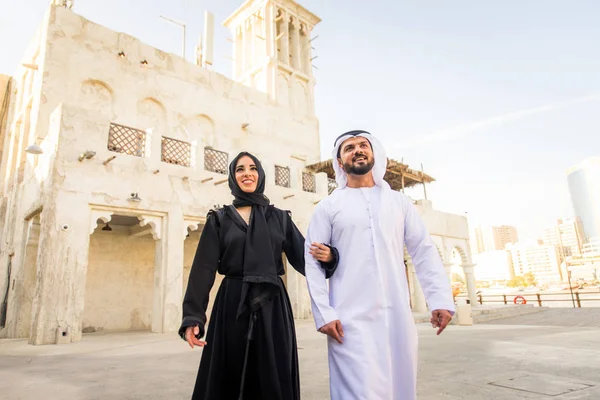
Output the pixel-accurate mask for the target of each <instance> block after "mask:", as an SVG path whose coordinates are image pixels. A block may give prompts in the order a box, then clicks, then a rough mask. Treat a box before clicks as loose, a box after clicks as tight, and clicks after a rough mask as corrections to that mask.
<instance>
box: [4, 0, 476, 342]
mask: <svg viewBox="0 0 600 400" xmlns="http://www.w3.org/2000/svg"><path fill="white" fill-rule="evenodd" d="M53 3H57V2H53ZM63 3H64V4H63ZM67 3H68V4H67ZM71 6H72V2H66V3H65V2H58V4H52V5H51V6H50V7H49V9H48V12H47V15H46V17H45V19H44V22H43V24H42V25H41V26H40V28H39V30H38V32H37V35H36V36H35V37H34V38H33V41H32V42H31V45H30V47H29V48H28V49H27V51H26V52H25V54H24V57H23V59H22V63H21V64H20V66H19V68H18V70H17V71H16V73H15V74H14V76H12V77H5V76H1V77H0V87H1V88H2V89H1V91H0V95H1V97H0V98H2V99H4V102H3V103H2V108H1V109H0V110H1V113H0V116H1V118H0V121H1V122H2V123H1V125H0V128H1V129H0V135H1V136H0V142H1V145H0V148H1V149H2V164H1V169H0V173H1V175H0V192H1V195H2V197H1V204H0V224H1V226H0V232H1V235H2V236H1V237H2V241H1V243H0V245H1V247H0V299H2V305H1V307H0V317H1V318H0V336H2V337H11V338H20V337H28V338H29V342H30V343H31V344H36V345H39V344H50V343H68V342H72V341H78V340H80V339H81V337H82V333H85V332H93V331H100V330H104V331H123V330H151V331H153V332H172V331H175V330H176V329H177V328H178V326H179V324H180V320H181V299H182V294H183V290H184V288H185V286H186V284H187V277H188V274H189V269H190V266H191V263H192V260H193V257H194V253H195V250H196V246H197V244H198V240H199V236H200V232H201V230H202V226H203V222H204V218H205V215H206V213H207V212H208V211H209V210H210V209H211V208H213V207H214V206H215V205H216V204H228V203H229V202H230V201H231V194H230V192H229V189H228V186H227V175H226V174H227V165H228V162H229V160H230V159H231V158H232V157H233V156H234V155H235V154H237V153H238V152H239V151H241V150H248V151H251V152H253V153H255V154H256V155H257V156H258V157H259V158H260V159H261V160H262V162H263V164H264V166H265V169H266V172H267V178H268V183H267V195H268V196H269V198H270V199H271V201H272V202H273V203H274V204H275V205H276V206H278V207H280V208H284V209H289V210H291V211H292V213H293V218H294V221H295V222H296V224H297V225H298V226H299V228H300V229H301V230H303V231H304V230H305V229H306V227H307V224H308V221H309V219H310V216H311V214H312V210H313V207H314V205H315V204H316V203H317V202H318V201H319V200H320V199H322V198H323V197H324V196H327V195H328V191H329V190H330V189H331V181H330V179H328V178H331V177H332V176H331V175H332V174H331V173H328V172H327V171H324V170H322V168H321V167H322V166H323V163H322V162H321V156H320V150H319V145H320V139H319V129H318V120H317V118H316V116H315V110H314V101H313V99H314V96H313V89H314V85H315V79H314V76H313V74H312V66H311V45H310V32H311V30H312V28H313V27H314V26H315V24H317V23H318V22H319V18H318V17H317V16H315V15H314V14H312V13H311V12H309V11H308V10H306V9H304V8H303V7H302V6H300V5H299V4H297V3H295V2H294V1H292V0H260V1H259V0H249V1H247V2H245V3H244V4H243V5H242V6H241V7H240V8H239V9H238V10H237V11H235V12H234V14H233V15H232V16H231V17H230V18H228V19H227V21H225V25H226V26H227V27H229V28H230V29H231V32H232V36H233V38H234V39H233V42H234V55H235V57H234V58H235V61H234V78H233V79H229V78H226V77H224V76H222V75H220V74H218V73H215V72H213V71H211V70H210V69H208V68H204V67H203V66H202V65H197V64H196V63H190V62H187V61H186V60H184V59H183V58H181V57H179V56H176V55H173V54H167V53H164V52H162V51H160V50H158V49H155V48H152V47H150V46H148V45H146V44H144V43H142V42H141V41H139V40H138V39H136V38H134V37H131V36H128V35H126V34H123V33H118V32H114V31H111V30H110V29H107V28H105V27H103V26H100V25H98V24H95V23H93V22H91V21H89V20H86V19H84V18H83V17H81V16H79V15H77V14H76V13H74V12H73V11H72V10H71V9H70V7H71ZM197 59H198V60H200V59H202V57H201V56H199V57H197ZM205 61H206V58H204V62H202V63H201V64H204V65H205V64H206V62H205ZM325 163H326V162H325ZM388 169H389V174H390V175H393V177H391V178H389V179H390V182H392V184H393V185H395V186H394V187H395V188H398V189H401V188H402V187H405V186H406V187H409V186H411V185H416V184H422V183H427V182H430V181H431V180H432V179H431V178H430V177H427V176H426V175H425V174H422V173H418V172H414V171H412V170H410V169H409V168H408V167H407V166H406V165H403V164H400V163H396V162H392V161H390V167H389V168H388ZM328 175H329V176H328ZM398 182H400V184H398ZM399 185H400V186H399ZM417 207H418V208H419V210H420V212H421V214H422V216H423V218H424V219H425V221H426V224H427V226H428V228H429V230H430V232H431V234H432V236H433V238H434V240H435V242H436V244H437V245H438V248H439V251H440V256H441V257H442V259H443V260H444V261H445V262H446V265H447V266H448V260H449V254H450V252H452V251H453V250H454V249H458V251H459V252H460V254H461V258H462V264H463V267H464V268H465V271H466V273H467V277H468V279H467V280H468V282H469V285H470V286H469V290H470V292H469V293H470V294H471V296H472V299H473V304H475V301H474V299H475V280H474V277H473V265H472V262H471V256H470V252H469V246H468V234H467V232H468V229H467V222H466V218H464V217H462V216H456V215H451V214H445V213H440V212H438V211H435V210H434V209H433V208H432V207H431V203H430V202H429V201H427V200H421V201H418V202H417ZM407 265H408V266H407V273H408V274H409V277H410V281H411V293H412V300H413V307H414V308H415V310H417V311H424V310H425V302H424V298H423V295H422V292H421V290H420V289H419V287H418V283H416V280H415V279H414V270H413V269H412V266H411V263H410V260H408V262H407ZM218 284H219V279H217V281H216V283H215V290H214V291H213V292H215V291H216V287H217V286H218ZM286 285H287V287H288V291H289V293H290V298H291V301H292V305H293V308H294V313H295V316H296V317H297V318H310V300H309V297H308V292H307V289H306V283H305V280H304V278H303V277H302V276H300V275H299V274H297V273H295V272H294V271H293V270H292V271H289V273H288V274H287V277H286ZM209 307H210V306H209Z"/></svg>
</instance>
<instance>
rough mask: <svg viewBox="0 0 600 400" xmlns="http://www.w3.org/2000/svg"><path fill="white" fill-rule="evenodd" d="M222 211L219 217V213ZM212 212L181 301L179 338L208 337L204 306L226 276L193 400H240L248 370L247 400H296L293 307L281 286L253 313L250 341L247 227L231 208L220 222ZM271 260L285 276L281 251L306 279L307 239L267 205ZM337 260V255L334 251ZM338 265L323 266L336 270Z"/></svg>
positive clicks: (280, 213) (283, 212) (283, 214)
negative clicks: (191, 333) (190, 330)
mask: <svg viewBox="0 0 600 400" xmlns="http://www.w3.org/2000/svg"><path fill="white" fill-rule="evenodd" d="M217 212H219V211H217ZM217 212H211V213H209V216H208V218H207V221H206V225H205V226H204V230H203V231H202V235H201V238H200V243H199V244H198V249H197V251H196V256H195V258H194V262H193V264H192V269H191V271H190V277H189V281H188V287H187V290H186V293H185V297H184V301H183V323H182V326H181V328H180V331H179V332H180V335H182V337H183V336H184V333H185V329H186V328H187V327H188V326H195V325H198V326H199V328H200V335H199V336H200V337H202V336H203V335H204V324H205V322H206V308H207V305H208V298H209V293H210V290H211V288H212V286H213V283H214V279H215V274H216V272H217V271H218V272H219V273H220V274H222V275H225V278H224V279H223V282H222V283H221V286H220V288H219V290H218V293H217V296H216V298H215V303H214V306H213V309H212V312H211V319H210V323H209V325H208V332H207V335H206V341H207V345H206V346H205V347H204V349H203V353H202V359H201V361H200V368H199V370H198V376H197V378H196V385H195V388H194V394H193V397H192V398H193V399H194V400H238V399H239V398H241V397H240V393H239V392H240V386H241V382H242V371H243V367H244V359H245V356H246V345H247V343H249V345H248V355H247V357H248V358H247V364H246V372H245V379H244V395H243V399H244V400H298V399H300V380H299V371H298V352H297V347H296V333H295V329H294V319H293V315H292V309H291V305H290V301H289V298H288V295H287V291H286V289H285V286H284V285H283V281H282V280H281V279H279V285H278V286H279V290H278V294H277V295H276V296H275V297H274V298H273V299H271V300H270V301H268V302H267V303H266V304H265V305H263V306H262V307H261V308H259V309H258V310H257V311H256V313H255V315H256V317H255V320H254V327H253V334H252V340H250V341H249V342H247V340H246V339H247V334H248V325H249V321H250V314H249V313H247V314H244V315H242V316H240V317H239V318H238V317H237V312H238V305H239V302H240V297H241V293H242V277H243V263H244V247H245V241H246V240H245V239H246V229H247V224H246V222H245V221H244V220H243V219H242V218H241V216H240V215H239V214H238V212H237V211H236V210H235V209H234V208H233V207H231V206H227V207H225V210H224V212H222V211H220V212H221V216H222V217H221V218H217V214H216V213H217ZM266 220H267V226H268V230H269V234H270V239H271V245H272V251H273V257H274V259H275V262H276V264H277V273H278V275H280V276H281V275H283V274H284V273H285V269H284V266H283V260H282V252H283V253H285V254H286V257H287V259H288V261H289V262H290V264H291V265H292V267H294V269H295V270H297V271H298V272H299V273H301V274H302V275H304V237H303V236H302V234H301V233H300V231H299V230H298V228H297V227H296V226H295V224H294V223H293V222H292V220H291V218H290V216H289V215H288V213H287V212H285V211H283V210H279V209H277V208H275V207H273V206H269V207H268V208H267V212H266ZM334 254H335V255H336V256H337V254H336V252H334ZM335 264H337V259H336V260H335V262H334V263H332V264H323V266H324V268H326V269H328V270H329V273H328V275H330V273H331V270H333V269H335Z"/></svg>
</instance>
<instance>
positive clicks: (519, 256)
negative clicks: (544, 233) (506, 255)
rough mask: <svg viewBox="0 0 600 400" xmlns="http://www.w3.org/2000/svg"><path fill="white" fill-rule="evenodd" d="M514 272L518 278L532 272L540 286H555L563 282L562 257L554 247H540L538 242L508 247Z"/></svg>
mask: <svg viewBox="0 0 600 400" xmlns="http://www.w3.org/2000/svg"><path fill="white" fill-rule="evenodd" d="M507 250H508V251H509V252H510V256H511V263H512V267H513V271H514V273H515V275H516V276H524V275H525V274H527V273H529V272H531V273H532V274H533V275H534V276H535V278H536V280H537V282H538V284H553V283H560V282H562V281H563V278H564V279H566V277H563V273H562V272H561V269H560V256H559V254H558V250H557V248H556V246H554V245H540V244H538V243H536V242H520V243H516V244H509V245H507Z"/></svg>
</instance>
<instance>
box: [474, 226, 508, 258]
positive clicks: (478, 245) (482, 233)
mask: <svg viewBox="0 0 600 400" xmlns="http://www.w3.org/2000/svg"><path fill="white" fill-rule="evenodd" d="M471 238H472V242H471V246H472V250H473V253H475V254H478V253H483V252H486V251H497V250H504V249H505V247H506V245H507V244H509V243H513V244H514V243H517V242H518V241H519V234H518V232H517V228H515V227H514V226H510V225H500V226H481V225H479V226H477V227H476V228H475V229H474V230H473V232H472V234H471Z"/></svg>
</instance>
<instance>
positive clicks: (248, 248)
mask: <svg viewBox="0 0 600 400" xmlns="http://www.w3.org/2000/svg"><path fill="white" fill-rule="evenodd" d="M244 156H248V157H250V158H251V159H252V161H253V162H254V165H256V168H257V170H258V182H257V183H256V190H255V191H254V192H253V193H247V192H244V191H243V190H242V189H241V188H240V186H239V185H238V183H237V180H236V179H235V170H236V167H237V163H238V161H239V160H240V158H242V157H244ZM229 188H230V189H231V194H232V195H233V197H234V200H233V206H234V207H245V206H252V212H251V213H250V223H249V224H248V227H247V229H246V244H245V248H244V266H243V271H244V272H243V284H242V297H241V299H240V304H239V307H238V317H239V316H240V315H242V314H244V313H246V312H248V311H249V312H254V311H256V310H258V309H259V308H261V307H262V306H263V305H264V304H266V303H267V302H269V301H270V300H271V299H273V297H275V296H276V295H277V294H278V293H279V287H280V283H279V276H278V274H277V264H276V263H275V259H274V257H273V247H272V245H271V235H270V232H269V227H268V226H267V209H268V207H269V204H270V202H269V199H268V198H267V197H266V196H265V195H264V191H265V171H264V170H263V167H262V165H261V164H260V161H258V159H257V158H256V157H254V156H253V155H252V154H250V153H248V152H245V151H244V152H241V153H240V154H238V155H237V156H236V157H235V158H234V159H233V161H231V163H230V164H229Z"/></svg>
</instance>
